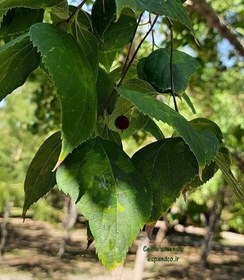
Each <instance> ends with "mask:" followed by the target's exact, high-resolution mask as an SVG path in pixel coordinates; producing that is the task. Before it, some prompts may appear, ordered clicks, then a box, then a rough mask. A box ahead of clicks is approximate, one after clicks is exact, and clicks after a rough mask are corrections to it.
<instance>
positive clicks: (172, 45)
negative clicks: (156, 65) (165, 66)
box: [167, 18, 179, 112]
mask: <svg viewBox="0 0 244 280" xmlns="http://www.w3.org/2000/svg"><path fill="white" fill-rule="evenodd" d="M167 20H168V22H169V29H170V89H171V95H172V96H173V100H174V106H175V111H176V112H179V110H178V106H177V102H176V97H175V89H174V65H173V57H174V33H173V32H174V25H173V22H172V21H171V20H170V19H169V18H167Z"/></svg>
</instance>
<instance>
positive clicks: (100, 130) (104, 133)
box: [97, 121, 122, 148]
mask: <svg viewBox="0 0 244 280" xmlns="http://www.w3.org/2000/svg"><path fill="white" fill-rule="evenodd" d="M97 135H98V136H100V137H101V138H103V139H105V140H109V141H112V142H114V143H116V144H117V145H118V146H119V147H121V148H122V142H121V138H120V135H119V133H118V132H116V131H113V130H111V129H109V128H108V126H107V125H106V124H105V123H104V122H103V121H101V122H99V123H98V124H97Z"/></svg>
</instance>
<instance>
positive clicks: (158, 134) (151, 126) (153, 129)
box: [143, 118, 165, 140]
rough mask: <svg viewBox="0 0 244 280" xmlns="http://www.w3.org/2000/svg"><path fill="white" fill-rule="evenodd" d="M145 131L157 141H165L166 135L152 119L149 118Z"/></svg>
mask: <svg viewBox="0 0 244 280" xmlns="http://www.w3.org/2000/svg"><path fill="white" fill-rule="evenodd" d="M143 130H145V131H147V132H149V133H151V134H152V136H154V137H155V138H156V139H157V140H161V139H164V138H165V137H164V134H163V132H162V131H161V129H160V128H159V127H158V126H157V124H156V123H155V122H154V121H153V120H152V119H151V118H148V122H147V123H146V125H145V126H144V127H143Z"/></svg>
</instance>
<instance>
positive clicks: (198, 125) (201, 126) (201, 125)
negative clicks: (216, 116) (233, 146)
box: [191, 118, 223, 144]
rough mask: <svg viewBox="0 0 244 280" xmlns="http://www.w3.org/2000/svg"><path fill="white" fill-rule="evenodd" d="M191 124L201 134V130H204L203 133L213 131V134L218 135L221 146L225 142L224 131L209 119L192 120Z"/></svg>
mask: <svg viewBox="0 0 244 280" xmlns="http://www.w3.org/2000/svg"><path fill="white" fill-rule="evenodd" d="M191 124H192V125H193V127H194V128H195V129H196V130H198V131H199V132H200V130H202V131H203V132H205V131H211V132H212V133H214V134H215V135H216V137H217V138H218V140H219V143H220V144H221V143H222V142H223V134H222V131H221V129H220V128H219V126H218V125H217V124H216V123H215V122H213V121H211V120H209V119H205V118H197V119H194V120H191Z"/></svg>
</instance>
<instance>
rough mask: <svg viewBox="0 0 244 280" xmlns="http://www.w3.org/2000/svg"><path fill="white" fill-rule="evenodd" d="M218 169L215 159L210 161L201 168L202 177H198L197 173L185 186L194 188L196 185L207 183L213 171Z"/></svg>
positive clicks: (213, 173)
mask: <svg viewBox="0 0 244 280" xmlns="http://www.w3.org/2000/svg"><path fill="white" fill-rule="evenodd" d="M217 171H218V167H217V165H216V162H215V161H212V162H211V163H210V164H209V165H206V166H205V167H204V169H203V170H202V178H201V179H200V177H199V175H197V176H196V177H195V179H194V180H193V181H192V182H190V183H189V184H188V185H187V186H186V187H185V188H186V189H187V190H188V189H190V190H194V189H196V188H197V187H199V186H201V185H203V184H205V183H207V182H208V181H209V180H210V179H211V178H213V176H214V175H215V173H216V172H217Z"/></svg>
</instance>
